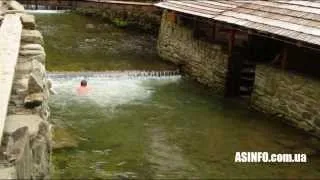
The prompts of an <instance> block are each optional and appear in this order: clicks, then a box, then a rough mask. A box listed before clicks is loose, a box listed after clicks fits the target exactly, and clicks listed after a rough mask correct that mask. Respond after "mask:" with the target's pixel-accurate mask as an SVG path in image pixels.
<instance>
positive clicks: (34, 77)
mask: <svg viewBox="0 0 320 180" xmlns="http://www.w3.org/2000/svg"><path fill="white" fill-rule="evenodd" d="M32 66H33V67H32V68H33V69H32V73H31V75H30V78H29V83H28V87H29V89H28V90H29V92H30V93H38V92H43V89H44V87H45V85H46V80H45V74H46V70H45V67H44V66H43V65H42V64H41V63H40V62H38V61H36V60H33V61H32Z"/></svg>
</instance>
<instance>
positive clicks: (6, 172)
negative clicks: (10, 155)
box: [0, 166, 17, 179]
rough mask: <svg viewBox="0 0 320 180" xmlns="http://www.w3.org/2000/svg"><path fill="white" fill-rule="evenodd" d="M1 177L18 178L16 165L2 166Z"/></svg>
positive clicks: (0, 168) (0, 169)
mask: <svg viewBox="0 0 320 180" xmlns="http://www.w3.org/2000/svg"><path fill="white" fill-rule="evenodd" d="M0 179H17V170H16V168H15V167H14V166H11V167H0Z"/></svg>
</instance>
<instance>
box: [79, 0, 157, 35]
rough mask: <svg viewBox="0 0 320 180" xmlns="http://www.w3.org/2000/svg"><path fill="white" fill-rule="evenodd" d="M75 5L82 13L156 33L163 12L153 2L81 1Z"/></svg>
mask: <svg viewBox="0 0 320 180" xmlns="http://www.w3.org/2000/svg"><path fill="white" fill-rule="evenodd" d="M75 7H76V11H77V12H79V13H81V14H85V15H90V16H97V17H100V18H102V19H104V20H107V21H109V22H111V23H113V24H115V25H116V26H118V27H128V28H134V29H135V30H143V31H145V32H150V33H154V34H157V33H158V29H159V26H160V19H161V12H162V11H161V9H158V8H157V7H155V6H153V4H152V3H139V2H123V1H122V2H117V1H107V2H104V1H99V2H95V1H79V2H77V3H76V5H75Z"/></svg>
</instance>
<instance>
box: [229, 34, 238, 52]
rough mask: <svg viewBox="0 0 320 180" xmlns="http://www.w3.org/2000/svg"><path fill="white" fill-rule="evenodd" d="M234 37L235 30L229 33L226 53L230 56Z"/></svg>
mask: <svg viewBox="0 0 320 180" xmlns="http://www.w3.org/2000/svg"><path fill="white" fill-rule="evenodd" d="M235 35H236V31H235V30H230V31H229V43H228V46H229V48H228V52H229V55H231V54H232V49H233V46H234V41H235Z"/></svg>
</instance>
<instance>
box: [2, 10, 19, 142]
mask: <svg viewBox="0 0 320 180" xmlns="http://www.w3.org/2000/svg"><path fill="white" fill-rule="evenodd" d="M21 33H22V24H21V21H20V15H16V14H7V15H5V17H4V20H3V22H2V25H1V27H0V84H1V88H0V107H1V108H0V141H1V139H2V134H3V133H2V132H3V127H4V122H5V119H6V116H7V110H8V102H9V99H10V95H11V88H12V83H13V78H14V72H15V66H16V63H17V59H18V54H19V49H20V40H21Z"/></svg>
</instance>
